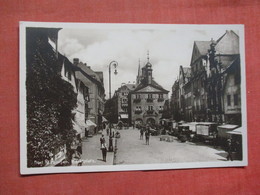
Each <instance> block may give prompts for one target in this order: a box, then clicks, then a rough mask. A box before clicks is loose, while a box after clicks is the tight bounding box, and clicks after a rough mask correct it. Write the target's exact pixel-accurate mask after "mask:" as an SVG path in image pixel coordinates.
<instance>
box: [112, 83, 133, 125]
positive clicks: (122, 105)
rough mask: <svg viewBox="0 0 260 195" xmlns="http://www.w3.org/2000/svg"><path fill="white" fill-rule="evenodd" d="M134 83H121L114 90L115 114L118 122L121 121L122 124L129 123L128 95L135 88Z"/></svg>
mask: <svg viewBox="0 0 260 195" xmlns="http://www.w3.org/2000/svg"><path fill="white" fill-rule="evenodd" d="M135 86H136V85H135V84H130V83H128V84H122V86H121V87H120V88H118V89H117V90H116V92H115V95H114V96H115V98H116V102H117V106H116V108H117V116H118V122H119V121H121V122H122V123H124V124H130V123H131V120H130V117H129V105H130V104H129V102H128V100H129V98H128V95H129V93H130V92H131V91H133V90H134V89H135Z"/></svg>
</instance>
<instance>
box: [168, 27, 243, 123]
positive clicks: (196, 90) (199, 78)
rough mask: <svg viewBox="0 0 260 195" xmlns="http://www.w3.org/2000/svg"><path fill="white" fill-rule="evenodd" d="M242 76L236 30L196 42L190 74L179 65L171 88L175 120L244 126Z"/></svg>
mask: <svg viewBox="0 0 260 195" xmlns="http://www.w3.org/2000/svg"><path fill="white" fill-rule="evenodd" d="M187 70H188V69H186V71H187ZM185 77H186V78H185ZM240 79H241V73H240V55H239V37H238V35H237V34H236V33H235V32H233V31H232V30H231V31H226V32H225V34H224V35H223V36H221V37H220V38H219V39H218V40H217V41H214V40H211V41H195V42H194V45H193V52H192V57H191V63H190V74H187V73H186V76H185V69H184V68H183V67H180V74H179V78H178V79H177V80H176V81H175V83H174V85H173V87H172V100H171V101H172V105H173V111H172V113H173V119H174V120H177V121H179V120H185V121H212V122H217V123H230V124H238V125H241V94H240V88H241V86H240V84H241V82H240Z"/></svg>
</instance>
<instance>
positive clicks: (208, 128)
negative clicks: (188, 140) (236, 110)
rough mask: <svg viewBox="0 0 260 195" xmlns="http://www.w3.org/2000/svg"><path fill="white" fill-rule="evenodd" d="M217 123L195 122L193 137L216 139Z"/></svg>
mask: <svg viewBox="0 0 260 195" xmlns="http://www.w3.org/2000/svg"><path fill="white" fill-rule="evenodd" d="M217 126H218V124H217V123H213V122H199V123H198V124H196V134H195V139H196V140H199V141H215V140H216V139H217V133H218V132H217Z"/></svg>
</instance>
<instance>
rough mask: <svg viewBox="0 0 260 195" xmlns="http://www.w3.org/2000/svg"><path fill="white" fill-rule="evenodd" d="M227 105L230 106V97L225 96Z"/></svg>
mask: <svg viewBox="0 0 260 195" xmlns="http://www.w3.org/2000/svg"><path fill="white" fill-rule="evenodd" d="M227 105H228V106H231V95H227Z"/></svg>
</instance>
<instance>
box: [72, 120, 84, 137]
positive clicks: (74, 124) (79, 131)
mask: <svg viewBox="0 0 260 195" xmlns="http://www.w3.org/2000/svg"><path fill="white" fill-rule="evenodd" d="M72 125H73V129H74V130H76V131H77V133H78V134H81V133H82V130H81V128H80V126H79V125H78V124H77V123H76V122H75V121H72Z"/></svg>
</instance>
